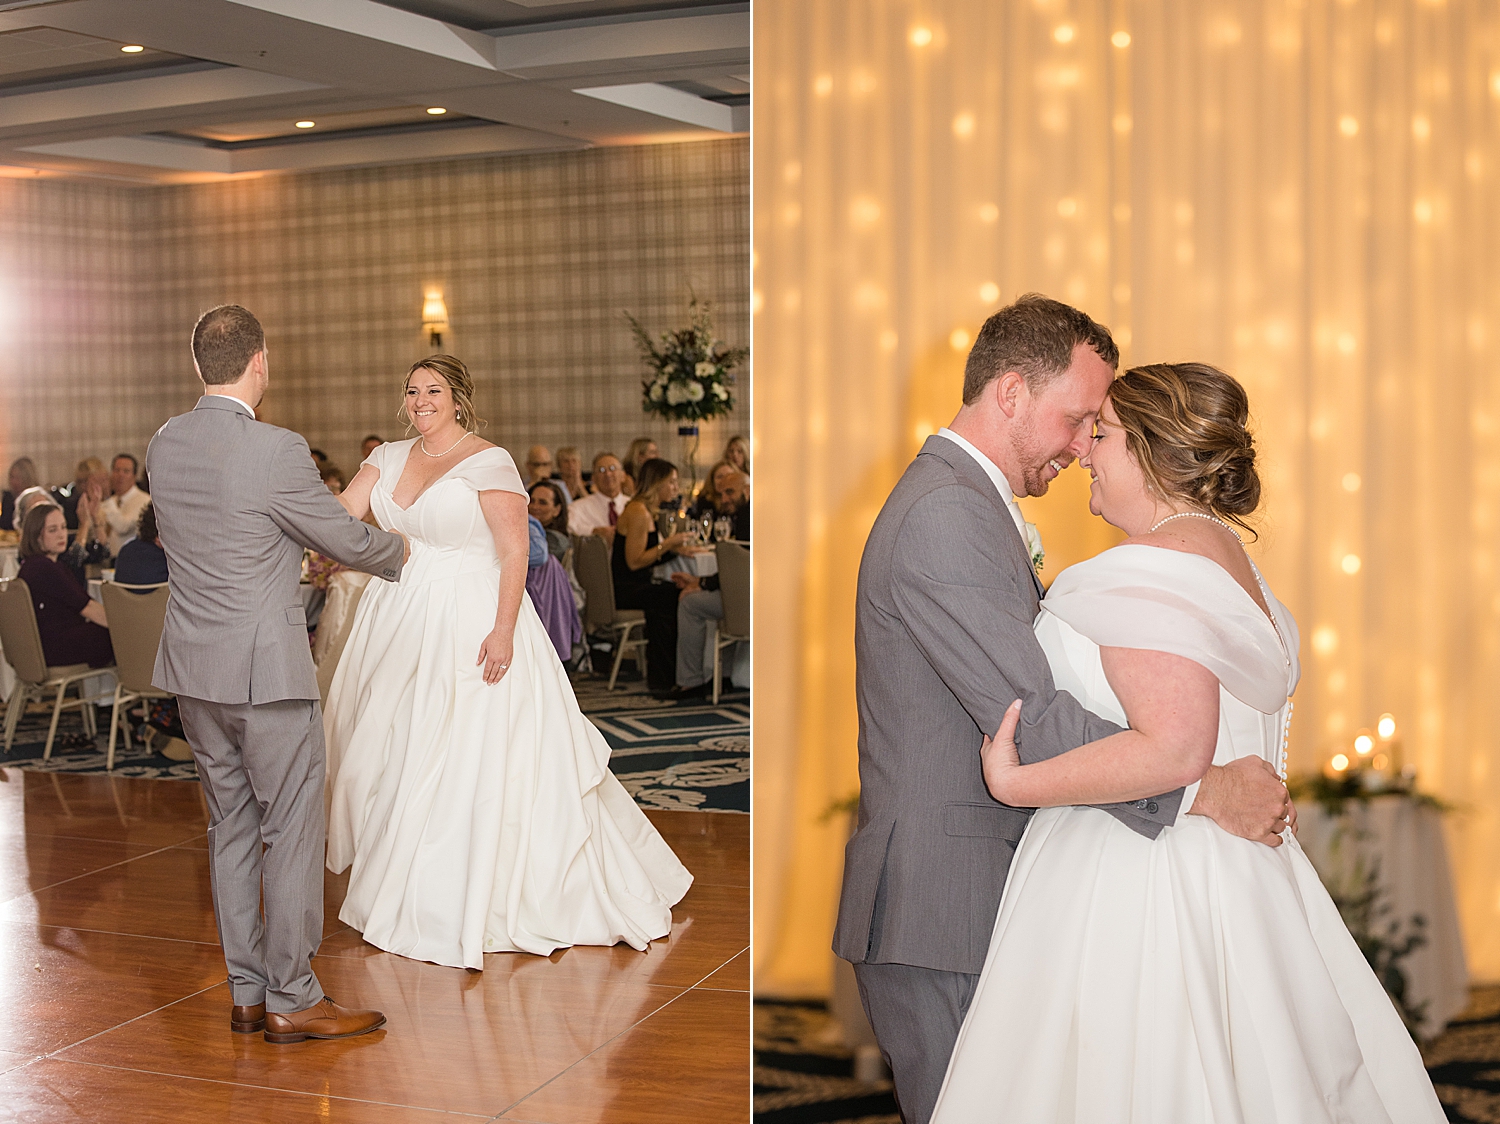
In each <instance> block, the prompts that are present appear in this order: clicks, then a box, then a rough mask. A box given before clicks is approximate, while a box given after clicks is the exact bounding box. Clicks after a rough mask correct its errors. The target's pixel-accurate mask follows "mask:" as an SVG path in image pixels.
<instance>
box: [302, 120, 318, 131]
mask: <svg viewBox="0 0 1500 1124" xmlns="http://www.w3.org/2000/svg"><path fill="white" fill-rule="evenodd" d="M316 124H317V122H316V121H298V122H297V128H299V129H311V128H312V127H313V126H314V125H316Z"/></svg>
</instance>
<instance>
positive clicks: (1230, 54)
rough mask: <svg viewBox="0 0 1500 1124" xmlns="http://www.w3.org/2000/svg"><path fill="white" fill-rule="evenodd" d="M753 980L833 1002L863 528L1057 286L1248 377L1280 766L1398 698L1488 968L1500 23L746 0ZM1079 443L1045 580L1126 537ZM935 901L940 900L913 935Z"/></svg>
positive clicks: (1103, 5) (1497, 881) (1458, 15)
mask: <svg viewBox="0 0 1500 1124" xmlns="http://www.w3.org/2000/svg"><path fill="white" fill-rule="evenodd" d="M754 32H755V77H754V89H755V95H754V96H755V132H754V140H753V145H754V188H755V193H754V210H755V213H754V244H755V279H754V293H753V298H752V299H753V304H754V309H755V320H754V345H755V398H756V401H755V406H756V411H755V419H756V435H757V459H756V465H757V469H756V484H757V496H756V503H757V512H758V517H757V527H756V535H757V540H758V541H757V551H756V557H757V567H758V570H757V577H758V580H757V586H756V618H755V629H756V634H755V635H756V644H755V647H756V652H755V659H756V694H755V731H756V746H755V752H756V766H755V782H754V783H755V814H756V834H755V858H756V865H755V942H756V945H755V948H756V980H757V984H756V986H757V989H758V990H759V991H761V992H764V993H776V994H783V995H797V994H803V995H816V994H822V993H825V992H826V991H827V989H828V986H829V980H830V978H831V977H830V971H831V954H830V953H829V951H828V942H829V936H830V933H831V931H832V927H833V919H834V912H835V903H836V898H837V892H838V881H839V874H840V863H841V861H842V845H843V841H844V837H845V835H846V833H847V830H848V821H847V817H846V816H844V815H842V814H841V813H839V812H838V810H837V802H839V801H840V800H844V799H846V798H847V797H848V796H849V795H851V794H852V793H853V792H854V791H855V790H856V788H857V783H858V778H857V772H856V747H855V742H856V737H857V721H856V713H855V705H854V653H853V619H854V614H853V607H854V592H855V591H854V586H855V576H856V573H857V569H858V563H859V556H860V551H861V549H862V547H863V544H864V538H865V535H866V533H867V532H868V529H869V526H870V524H871V522H872V520H873V519H874V517H875V514H876V512H877V511H878V510H879V507H880V504H881V502H882V501H883V500H884V498H885V496H886V494H887V493H888V491H889V489H890V488H891V487H892V485H893V484H894V482H895V480H896V479H897V477H898V476H899V474H900V472H901V470H902V469H903V467H904V466H905V465H906V463H907V462H908V461H909V459H910V458H911V456H912V455H913V454H914V453H915V451H916V449H917V448H918V447H919V445H920V442H921V440H922V439H923V438H924V437H925V436H926V434H928V433H930V432H932V431H933V430H935V429H936V428H937V427H938V426H939V425H942V424H944V423H946V421H947V420H948V419H949V417H951V414H952V411H953V409H954V408H955V407H956V405H957V403H958V385H959V380H960V377H961V370H962V362H963V358H964V354H965V352H966V350H967V347H968V344H969V342H970V340H971V339H972V337H973V334H974V332H975V330H976V329H977V327H978V325H979V324H980V323H982V322H983V319H984V317H985V316H986V315H988V313H989V312H991V311H993V310H994V309H995V308H997V307H999V306H1000V305H1002V304H1004V303H1006V302H1007V301H1008V300H1010V299H1012V298H1013V297H1014V296H1015V295H1017V294H1019V293H1021V292H1025V291H1028V290H1039V291H1042V292H1045V293H1048V294H1051V295H1053V296H1056V297H1059V298H1061V299H1064V300H1067V301H1069V302H1071V303H1073V304H1076V305H1078V306H1079V307H1081V308H1083V309H1085V310H1087V311H1088V312H1089V313H1090V314H1091V315H1093V316H1094V317H1096V318H1098V319H1100V320H1102V321H1103V322H1105V323H1107V324H1109V325H1110V326H1111V327H1112V328H1113V329H1114V332H1115V336H1116V339H1117V340H1118V341H1119V342H1120V344H1121V351H1122V355H1123V363H1124V365H1129V364H1132V363H1140V362H1149V361H1159V360H1180V359H1197V360H1205V361H1208V362H1212V363H1215V364H1219V365H1222V366H1223V367H1224V368H1225V369H1227V370H1228V371H1230V372H1231V373H1233V374H1234V375H1236V376H1237V377H1239V378H1240V379H1241V380H1242V381H1243V382H1244V383H1245V385H1246V387H1247V389H1248V391H1249V393H1250V397H1251V402H1252V404H1253V410H1254V424H1255V428H1256V433H1257V437H1258V441H1259V445H1260V450H1261V457H1262V459H1261V462H1260V463H1261V465H1262V471H1263V479H1264V482H1265V485H1266V487H1265V493H1264V499H1265V505H1264V513H1263V517H1262V519H1261V523H1260V527H1259V530H1260V533H1261V534H1260V540H1259V541H1258V542H1257V543H1256V544H1255V545H1254V546H1253V547H1252V548H1251V549H1252V553H1253V554H1254V556H1255V557H1256V558H1257V560H1258V561H1259V562H1260V564H1261V565H1262V567H1263V569H1264V571H1265V573H1266V576H1267V579H1268V580H1269V581H1270V583H1271V584H1272V585H1273V586H1274V588H1275V589H1276V590H1277V592H1278V594H1279V595H1280V596H1281V597H1282V598H1283V599H1284V600H1285V601H1286V602H1287V603H1288V604H1289V605H1290V606H1291V607H1292V609H1293V611H1294V612H1295V613H1296V615H1297V619H1298V621H1299V623H1300V625H1301V628H1302V640H1303V650H1302V656H1303V661H1304V676H1303V681H1302V686H1301V688H1300V689H1299V691H1298V693H1297V704H1298V705H1297V714H1296V719H1295V722H1294V729H1293V736H1292V757H1291V760H1292V767H1293V769H1298V770H1309V769H1315V768H1317V767H1319V765H1320V764H1321V763H1322V761H1323V760H1325V759H1326V757H1327V756H1328V755H1329V754H1330V753H1331V752H1333V750H1334V748H1336V747H1337V745H1339V744H1343V743H1347V742H1348V741H1349V740H1350V739H1352V737H1353V735H1354V734H1355V732H1356V731H1357V730H1358V729H1360V728H1361V727H1365V726H1371V725H1373V724H1374V723H1375V720H1376V718H1377V717H1378V716H1379V715H1380V714H1381V713H1384V712H1390V713H1392V714H1393V715H1394V716H1395V718H1396V720H1397V723H1398V726H1399V730H1400V736H1401V737H1402V739H1403V744H1404V747H1405V753H1406V757H1407V759H1408V760H1409V761H1411V762H1412V763H1414V764H1415V765H1416V766H1417V767H1418V769H1419V770H1420V774H1419V782H1420V784H1421V786H1422V787H1423V788H1424V789H1426V790H1428V791H1431V792H1435V793H1437V794H1438V795H1441V796H1442V797H1444V798H1446V799H1449V800H1451V801H1454V802H1456V803H1460V804H1462V805H1463V810H1462V811H1461V812H1459V813H1457V814H1454V815H1451V816H1450V817H1449V820H1448V822H1449V843H1450V852H1451V855H1452V858H1453V861H1454V867H1455V876H1456V879H1457V884H1458V892H1459V899H1460V910H1461V913H1462V917H1463V922H1464V927H1465V936H1466V940H1467V947H1468V952H1469V957H1470V964H1471V969H1472V971H1473V972H1474V974H1475V975H1476V976H1477V977H1479V978H1489V979H1497V978H1500V768H1497V763H1500V762H1497V756H1500V755H1497V741H1500V732H1497V721H1500V651H1497V641H1500V586H1497V582H1496V565H1497V551H1500V522H1497V513H1500V446H1497V440H1500V438H1497V429H1500V386H1497V377H1496V355H1497V352H1500V237H1497V234H1500V230H1497V227H1500V217H1497V215H1500V208H1497V203H1500V198H1497V183H1500V7H1497V5H1496V4H1494V3H1493V2H1479V0H1466V2H1459V0H1449V2H1447V3H1444V2H1442V0H1422V2H1418V0H1304V2H1295V0H1267V2H1260V0H1238V2H1235V0H1218V2H1214V0H1137V2H1130V3H1127V2H1123V0H1116V2H1108V0H1095V2H1087V0H1074V2H1069V0H930V2H928V3H917V2H903V0H861V2H860V3H857V4H851V3H846V2H842V0H757V3H756V5H755V9H754ZM1084 490H1085V484H1084V482H1083V480H1082V477H1081V472H1080V470H1079V469H1077V468H1076V467H1075V468H1073V469H1070V470H1069V472H1068V473H1065V474H1064V476H1063V477H1062V478H1061V479H1060V481H1059V483H1058V485H1055V486H1054V493H1055V494H1054V495H1050V496H1048V497H1047V498H1046V499H1045V500H1043V501H1040V502H1035V501H1031V502H1030V512H1031V513H1032V514H1030V516H1029V517H1031V518H1034V519H1036V520H1037V521H1038V522H1040V523H1042V527H1043V533H1044V537H1045V538H1047V540H1048V549H1049V559H1048V564H1047V565H1048V569H1047V571H1046V572H1047V574H1048V575H1049V576H1051V575H1055V574H1056V572H1057V568H1059V567H1060V566H1061V565H1063V564H1065V563H1067V562H1069V561H1075V560H1077V559H1078V558H1081V557H1086V556H1088V555H1089V554H1091V553H1093V552H1095V551H1097V550H1098V549H1100V548H1102V547H1103V546H1107V545H1108V544H1109V543H1110V542H1112V541H1114V539H1113V537H1112V536H1111V533H1110V531H1109V530H1108V529H1107V528H1104V527H1103V526H1102V525H1101V524H1100V523H1099V521H1097V520H1092V519H1091V518H1090V517H1089V516H1087V514H1086V512H1085V510H1084V504H1083V498H1082V497H1083V495H1084ZM934 923H935V924H941V919H940V918H935V919H934Z"/></svg>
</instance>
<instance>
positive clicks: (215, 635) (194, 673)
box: [146, 394, 404, 703]
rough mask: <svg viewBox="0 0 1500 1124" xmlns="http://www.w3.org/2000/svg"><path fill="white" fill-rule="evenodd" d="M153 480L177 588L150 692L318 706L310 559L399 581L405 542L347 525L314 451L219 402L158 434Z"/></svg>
mask: <svg viewBox="0 0 1500 1124" xmlns="http://www.w3.org/2000/svg"><path fill="white" fill-rule="evenodd" d="M146 472H147V474H148V475H149V477H150V480H151V500H152V503H153V504H154V505H155V508H156V525H157V527H159V528H160V530H161V542H162V546H163V547H164V548H165V549H166V552H167V568H168V570H169V571H170V573H171V579H172V596H171V599H170V600H169V601H168V602H167V616H166V622H165V624H164V626H163V628H162V636H161V647H159V648H158V649H157V652H156V670H155V673H154V674H153V675H152V679H151V681H152V683H153V684H154V685H155V686H157V687H158V688H160V689H161V690H163V691H171V692H172V693H173V694H175V695H187V696H189V697H190V698H195V699H203V700H205V701H207V702H217V703H245V702H250V703H265V702H275V701H277V700H280V699H316V698H317V697H318V680H317V675H316V673H315V672H314V670H313V662H312V654H311V652H310V651H309V648H308V643H307V618H306V615H305V613H304V611H303V608H302V597H301V594H300V592H299V591H298V588H297V584H298V581H299V579H300V577H301V571H302V548H303V547H304V546H310V547H312V548H313V549H314V550H316V551H318V552H319V553H321V554H326V555H328V557H330V558H334V559H337V560H338V561H340V562H343V563H344V564H345V565H347V566H352V567H353V568H354V569H356V570H363V571H364V572H365V573H367V574H374V575H376V576H377V577H382V578H386V579H387V580H389V581H395V580H397V579H398V578H399V577H400V576H401V566H402V555H403V553H404V547H403V545H402V542H401V536H400V535H397V534H393V533H391V532H389V531H381V530H377V529H376V528H374V527H371V526H370V525H369V524H367V523H361V522H360V521H359V520H357V519H353V518H351V517H350V515H349V513H348V512H346V511H345V510H344V509H343V507H342V506H341V505H340V504H339V502H338V500H336V499H334V497H333V494H332V493H331V492H329V491H328V489H327V488H326V487H325V486H324V485H323V482H322V481H321V480H319V479H318V471H317V469H316V468H315V467H314V466H313V462H312V457H311V455H310V454H309V453H308V451H307V442H306V441H304V440H303V439H302V438H301V437H299V436H298V435H297V434H295V433H292V432H291V431H290V430H286V429H278V428H277V427H276V426H274V425H266V424H265V423H264V422H258V421H256V420H255V419H254V418H253V417H251V416H250V414H249V413H248V412H247V411H246V409H245V407H244V406H242V405H240V404H239V403H238V402H236V401H234V400H233V399H230V398H226V397H224V396H223V395H218V394H206V395H204V396H203V397H202V398H200V399H199V400H198V405H197V406H196V407H194V408H193V410H192V412H191V413H186V414H181V415H179V416H178V417H175V418H172V419H171V420H170V421H168V422H167V424H166V425H164V426H162V427H161V428H160V429H159V430H157V431H156V436H155V437H153V438H152V439H151V446H150V448H149V449H148V450H147V451H146Z"/></svg>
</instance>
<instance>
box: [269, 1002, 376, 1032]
mask: <svg viewBox="0 0 1500 1124" xmlns="http://www.w3.org/2000/svg"><path fill="white" fill-rule="evenodd" d="M384 1025H385V1016H384V1015H382V1014H381V1013H380V1012H379V1011H350V1010H346V1009H345V1008H343V1007H340V1006H339V1005H338V1004H337V1003H335V1002H334V1001H333V1000H332V999H329V998H328V997H327V996H326V995H325V996H324V997H323V1001H322V1002H321V1003H319V1004H317V1005H316V1006H312V1007H309V1008H307V1010H305V1011H293V1012H292V1013H291V1014H289V1015H278V1014H276V1013H275V1012H274V1011H273V1012H271V1013H270V1014H268V1015H266V1041H267V1042H276V1043H286V1042H302V1041H304V1040H305V1039H308V1038H353V1037H354V1036H355V1035H359V1034H369V1033H370V1031H372V1030H378V1029H379V1028H381V1027H383V1026H384Z"/></svg>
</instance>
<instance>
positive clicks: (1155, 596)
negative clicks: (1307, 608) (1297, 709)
mask: <svg viewBox="0 0 1500 1124" xmlns="http://www.w3.org/2000/svg"><path fill="white" fill-rule="evenodd" d="M1269 604H1270V606H1271V611H1272V612H1273V613H1274V614H1275V616H1276V625H1275V627H1272V625H1271V620H1270V618H1268V617H1267V616H1266V614H1265V613H1264V612H1262V611H1261V608H1260V606H1259V605H1257V604H1256V603H1255V600H1254V599H1253V598H1252V597H1251V596H1250V595H1249V594H1248V593H1246V592H1245V591H1244V589H1242V588H1241V587H1240V585H1239V583H1238V582H1236V581H1235V580H1234V579H1233V578H1232V577H1230V576H1229V574H1228V572H1227V571H1225V570H1224V568H1223V567H1221V566H1220V565H1219V564H1218V563H1216V562H1214V561H1212V560H1211V559H1208V558H1205V557H1203V556H1202V555H1200V554H1188V553H1184V552H1183V551H1178V550H1166V549H1164V548H1162V547H1154V546H1142V545H1140V544H1130V545H1126V546H1117V547H1114V548H1112V549H1110V550H1106V551H1104V552H1103V553H1102V554H1100V555H1098V556H1096V557H1094V558H1091V559H1089V560H1088V561H1087V562H1081V563H1079V564H1078V565H1076V566H1070V567H1068V569H1066V570H1064V571H1063V572H1062V573H1061V574H1059V575H1058V576H1057V580H1056V581H1055V582H1053V583H1052V588H1051V589H1050V590H1048V591H1047V597H1046V600H1044V601H1043V602H1042V606H1041V608H1042V612H1044V613H1050V614H1052V615H1053V616H1055V617H1057V618H1058V619H1059V620H1061V621H1063V622H1064V623H1065V624H1068V625H1069V626H1071V627H1072V628H1073V629H1075V630H1076V631H1078V632H1079V633H1081V634H1082V635H1084V636H1086V637H1088V639H1090V640H1092V641H1093V642H1094V643H1095V644H1098V645H1099V646H1100V647H1104V648H1110V647H1118V648H1145V649H1149V650H1151V651H1158V652H1169V653H1171V654H1172V655H1176V656H1182V657H1184V658H1185V659H1190V660H1192V661H1193V662H1194V663H1198V664H1202V665H1203V666H1204V667H1206V668H1208V670H1209V671H1211V672H1213V673H1214V675H1216V676H1217V677H1218V679H1219V682H1220V683H1221V684H1222V685H1223V687H1224V689H1225V690H1226V691H1228V692H1229V693H1230V694H1231V695H1233V696H1234V697H1235V698H1237V699H1239V700H1240V701H1241V702H1243V703H1245V704H1247V705H1248V706H1251V707H1254V708H1255V709H1256V710H1258V711H1260V712H1261V713H1262V714H1273V713H1275V712H1276V711H1278V710H1280V709H1281V706H1282V704H1283V703H1285V702H1286V700H1287V696H1288V695H1290V694H1291V692H1292V691H1293V690H1294V689H1295V688H1296V685H1297V679H1298V677H1299V674H1300V666H1299V664H1298V661H1297V642H1298V638H1297V624H1296V622H1295V621H1294V620H1293V619H1292V616H1291V614H1290V613H1288V612H1286V610H1285V608H1283V607H1282V606H1281V604H1280V603H1279V602H1277V601H1276V600H1275V599H1274V598H1271V599H1269ZM1278 629H1279V630H1280V637H1278V635H1277V630H1278ZM1281 638H1285V641H1286V650H1285V651H1283V649H1282V640H1281Z"/></svg>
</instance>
